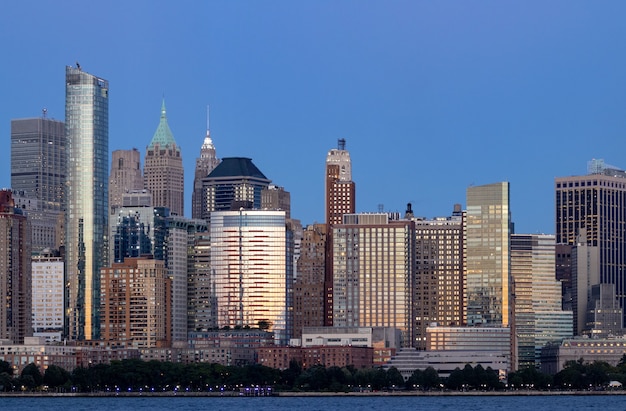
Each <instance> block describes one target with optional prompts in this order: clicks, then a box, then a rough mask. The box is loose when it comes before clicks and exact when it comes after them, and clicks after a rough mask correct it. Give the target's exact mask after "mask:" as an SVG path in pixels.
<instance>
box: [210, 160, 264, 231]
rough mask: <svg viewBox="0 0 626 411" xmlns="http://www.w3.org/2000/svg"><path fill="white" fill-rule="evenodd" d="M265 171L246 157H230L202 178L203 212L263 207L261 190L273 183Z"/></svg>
mask: <svg viewBox="0 0 626 411" xmlns="http://www.w3.org/2000/svg"><path fill="white" fill-rule="evenodd" d="M270 182H271V180H269V179H268V178H267V177H265V175H264V174H263V173H262V172H261V170H259V169H258V168H257V166H255V165H254V163H253V162H252V160H251V159H249V158H245V157H227V158H224V159H222V162H221V163H220V164H219V165H218V166H217V167H215V169H214V170H213V171H211V173H210V174H209V175H208V176H207V177H205V178H204V179H203V180H202V192H203V194H202V203H203V204H202V215H201V218H203V219H205V220H208V219H209V218H210V214H211V212H213V211H228V210H238V209H239V208H240V207H244V208H253V209H260V208H261V191H262V190H263V189H264V188H267V187H268V186H269V184H270Z"/></svg>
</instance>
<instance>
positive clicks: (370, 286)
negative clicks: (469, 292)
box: [332, 214, 415, 347]
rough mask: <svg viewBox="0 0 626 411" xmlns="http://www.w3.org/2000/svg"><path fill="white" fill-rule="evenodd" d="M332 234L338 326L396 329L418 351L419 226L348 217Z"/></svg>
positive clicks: (385, 218) (370, 216) (383, 217)
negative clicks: (415, 327) (415, 314)
mask: <svg viewBox="0 0 626 411" xmlns="http://www.w3.org/2000/svg"><path fill="white" fill-rule="evenodd" d="M332 230H333V235H332V236H333V244H332V252H333V260H332V265H333V326H335V327H394V328H397V329H399V330H400V331H401V333H402V343H401V344H402V346H403V347H410V346H412V345H413V341H414V335H413V334H414V330H413V320H412V318H413V292H414V291H413V290H414V281H415V223H414V222H413V221H409V220H399V221H393V220H390V219H389V216H388V215H387V214H348V215H345V216H344V223H343V224H338V225H335V226H333V228H332Z"/></svg>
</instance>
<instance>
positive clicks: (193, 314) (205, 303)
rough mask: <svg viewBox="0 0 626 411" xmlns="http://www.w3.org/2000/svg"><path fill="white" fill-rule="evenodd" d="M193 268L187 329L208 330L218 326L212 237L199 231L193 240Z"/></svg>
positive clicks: (189, 291)
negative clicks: (212, 268) (212, 262)
mask: <svg viewBox="0 0 626 411" xmlns="http://www.w3.org/2000/svg"><path fill="white" fill-rule="evenodd" d="M192 252H193V269H192V270H191V271H190V273H189V280H188V287H187V303H188V304H187V330H188V332H193V331H208V330H212V329H214V328H216V327H217V322H216V320H217V301H216V300H215V284H214V283H213V281H212V279H211V237H210V236H209V233H208V232H207V231H203V232H197V233H195V236H194V241H193V248H192Z"/></svg>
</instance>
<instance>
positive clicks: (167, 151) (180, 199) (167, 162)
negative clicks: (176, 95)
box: [143, 100, 185, 216]
mask: <svg viewBox="0 0 626 411" xmlns="http://www.w3.org/2000/svg"><path fill="white" fill-rule="evenodd" d="M143 167H144V168H143V178H144V188H145V189H146V190H149V191H150V192H151V193H152V205H153V206H155V207H167V208H169V209H170V213H171V214H172V215H178V216H183V215H184V211H185V207H184V171H183V158H182V155H181V152H180V147H179V146H178V145H177V144H176V141H175V140H174V135H173V134H172V130H170V126H169V125H168V124H167V116H166V112H165V100H163V104H162V106H161V120H160V121H159V126H158V127H157V129H156V131H155V132H154V136H153V137H152V140H151V141H150V144H149V145H148V147H147V148H146V160H145V162H144V166H143Z"/></svg>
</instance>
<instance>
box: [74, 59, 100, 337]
mask: <svg viewBox="0 0 626 411" xmlns="http://www.w3.org/2000/svg"><path fill="white" fill-rule="evenodd" d="M65 80H66V87H65V131H66V137H67V142H66V144H67V161H68V167H67V184H66V188H67V192H66V224H65V230H66V236H65V251H66V270H65V275H66V279H67V281H66V282H67V284H68V289H67V299H66V304H67V309H66V310H67V311H66V317H67V330H66V336H67V337H68V338H69V339H72V340H91V339H97V338H99V333H100V316H99V308H100V268H101V267H103V266H104V265H105V264H106V262H107V259H108V255H107V252H106V237H107V235H108V216H109V209H108V208H109V207H108V191H109V190H108V185H109V181H108V165H109V83H108V81H106V80H104V79H102V78H99V77H97V76H94V75H91V74H88V73H86V72H84V71H82V70H81V69H80V67H77V68H74V67H69V66H68V67H67V68H66V74H65Z"/></svg>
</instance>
